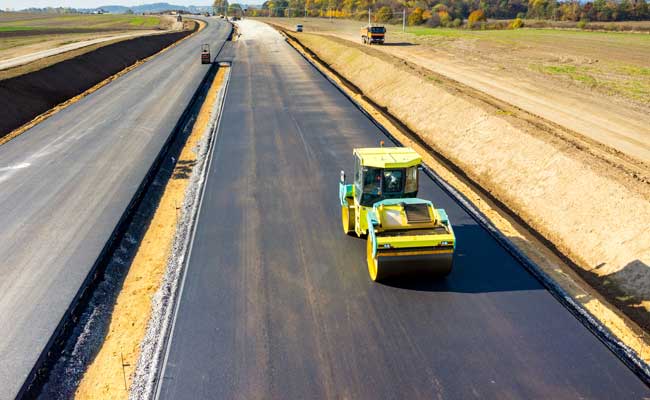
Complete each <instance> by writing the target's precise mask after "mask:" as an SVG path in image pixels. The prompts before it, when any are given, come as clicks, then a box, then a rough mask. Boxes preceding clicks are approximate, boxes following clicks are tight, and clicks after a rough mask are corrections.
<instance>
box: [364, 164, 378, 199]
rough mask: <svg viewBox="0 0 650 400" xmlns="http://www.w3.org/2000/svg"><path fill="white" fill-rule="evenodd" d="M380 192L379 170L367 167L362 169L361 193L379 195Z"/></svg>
mask: <svg viewBox="0 0 650 400" xmlns="http://www.w3.org/2000/svg"><path fill="white" fill-rule="evenodd" d="M380 192H381V170H380V169H378V168H371V167H367V168H364V169H363V193H369V194H379V193H380Z"/></svg>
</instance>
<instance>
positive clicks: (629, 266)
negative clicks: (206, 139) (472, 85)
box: [297, 34, 650, 329]
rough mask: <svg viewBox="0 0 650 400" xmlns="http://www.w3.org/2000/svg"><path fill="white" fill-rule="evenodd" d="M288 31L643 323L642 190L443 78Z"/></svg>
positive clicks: (646, 276)
mask: <svg viewBox="0 0 650 400" xmlns="http://www.w3.org/2000/svg"><path fill="white" fill-rule="evenodd" d="M297 38H298V39H299V40H300V41H301V42H302V43H303V45H306V46H307V47H308V48H309V49H311V50H312V51H314V52H315V53H316V54H317V55H318V57H319V58H320V59H321V60H323V61H324V62H325V63H326V64H328V65H329V66H330V67H331V68H333V69H334V70H336V71H337V72H338V73H340V74H341V75H342V76H343V77H345V78H346V79H347V80H349V81H350V82H352V83H353V84H354V85H356V86H357V87H358V88H359V89H360V90H361V91H362V92H363V93H365V95H366V96H368V97H369V98H370V99H371V100H372V101H374V102H375V103H377V104H379V105H380V106H383V107H386V109H387V111H388V112H389V113H391V114H392V115H394V116H396V117H397V118H399V119H400V120H401V121H402V122H403V123H405V124H406V125H407V126H408V127H409V128H410V129H411V130H413V131H414V132H417V133H418V134H419V135H420V136H421V137H422V138H423V140H424V141H425V142H427V143H428V145H430V146H431V147H432V148H433V149H434V150H435V151H436V152H438V153H439V154H441V155H442V156H443V157H444V158H446V159H447V160H449V161H450V162H451V163H453V164H454V165H456V166H457V167H458V168H460V169H461V170H462V171H463V172H464V173H465V174H467V176H468V177H469V178H470V179H472V180H473V181H474V182H476V183H478V184H479V185H480V186H481V187H483V188H484V189H486V190H487V191H489V192H490V193H491V195H492V196H494V197H495V198H496V199H497V200H499V201H500V202H501V203H503V204H505V205H506V206H507V207H508V208H510V209H511V210H512V211H513V212H515V213H516V214H517V215H519V216H520V217H521V218H522V219H523V221H525V223H526V224H528V225H529V226H530V227H532V228H533V229H534V230H535V231H537V232H538V233H540V234H541V235H542V236H543V237H545V238H546V239H547V240H549V241H550V242H551V243H552V244H553V245H554V246H555V247H556V248H557V249H558V250H559V251H560V252H561V253H563V254H565V255H566V256H568V257H569V258H570V259H571V260H572V261H573V262H574V263H575V265H576V266H577V267H578V268H579V271H578V272H579V273H580V274H581V275H582V276H583V277H584V278H585V279H587V280H588V281H589V282H590V283H591V284H592V285H593V286H594V287H596V288H597V289H598V290H599V291H601V293H603V294H605V295H606V297H607V298H608V299H609V300H610V301H612V302H613V303H615V304H616V305H617V306H619V307H620V308H621V309H622V310H623V311H624V312H625V313H626V314H628V315H629V316H630V317H631V318H632V319H634V320H635V321H637V323H639V324H640V325H641V326H643V327H644V328H645V329H648V328H650V315H649V314H648V311H649V310H650V288H649V287H648V285H647V282H650V228H649V227H650V188H649V185H648V183H647V182H644V181H643V180H639V179H637V178H636V177H633V176H630V175H629V172H628V171H626V170H625V168H623V167H620V168H619V166H616V165H612V164H611V163H609V162H608V161H607V160H605V159H603V158H600V157H598V156H597V155H595V154H594V153H591V152H589V151H586V150H588V149H586V148H584V146H585V144H584V143H575V142H571V141H568V140H565V139H564V138H562V137H558V136H556V135H554V134H552V132H548V131H545V130H543V129H540V127H539V126H537V125H535V124H534V123H531V122H529V121H526V120H522V119H519V118H517V117H516V115H513V114H512V112H511V111H510V110H508V109H505V110H504V109H502V108H500V107H499V106H498V105H495V104H490V103H489V102H486V101H484V100H482V99H480V98H476V97H475V96H474V95H475V94H474V93H473V92H471V91H464V89H463V88H462V86H458V85H455V84H453V83H451V82H449V81H448V80H445V79H444V77H441V76H437V75H435V74H430V73H427V72H423V71H422V70H420V69H418V68H414V67H413V66H412V65H410V64H409V63H407V62H405V61H403V60H401V59H397V58H395V57H390V56H387V55H385V54H382V53H380V52H378V51H375V50H372V49H369V48H367V47H363V46H361V45H355V44H352V43H349V42H346V41H343V40H340V39H336V38H331V37H324V36H320V35H310V34H300V35H297Z"/></svg>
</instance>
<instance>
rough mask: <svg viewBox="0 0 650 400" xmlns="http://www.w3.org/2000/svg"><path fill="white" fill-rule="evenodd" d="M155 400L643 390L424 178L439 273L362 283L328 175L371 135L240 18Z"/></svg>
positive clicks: (369, 142) (356, 249) (359, 254)
mask: <svg viewBox="0 0 650 400" xmlns="http://www.w3.org/2000/svg"><path fill="white" fill-rule="evenodd" d="M240 26H241V32H242V36H241V38H240V40H239V42H238V46H237V51H236V57H235V61H234V63H233V67H232V77H231V82H230V85H229V88H228V93H227V97H226V105H225V108H224V112H223V115H222V121H221V126H220V129H219V132H218V136H217V138H216V142H215V146H214V150H213V154H212V162H211V166H210V170H209V171H208V174H209V175H208V179H207V183H206V185H207V186H206V188H205V194H204V197H203V200H202V204H201V211H200V219H199V220H198V222H197V227H196V234H195V239H194V242H193V243H192V248H191V255H190V259H189V263H188V265H187V270H186V276H185V281H184V287H183V291H182V296H181V297H180V299H179V304H178V309H177V315H176V319H175V325H174V329H173V333H172V336H171V339H170V342H169V347H168V349H167V357H166V363H165V366H164V371H163V376H162V377H161V379H162V381H161V383H160V390H159V397H160V398H164V399H195V398H204V399H208V398H210V399H214V398H228V399H230V398H242V399H251V398H284V399H300V398H306V399H307V398H308V399H313V398H353V399H360V398H395V399H398V398H459V399H460V398H499V399H503V398H553V399H559V398H567V399H576V398H590V399H594V398H603V399H605V398H606V399H611V398H626V399H627V398H641V397H644V396H646V397H647V396H649V395H650V390H649V389H648V387H646V386H645V385H644V384H643V383H642V382H641V380H639V379H638V378H637V377H636V376H635V375H634V374H633V373H632V372H631V371H630V370H629V369H628V368H627V367H626V366H625V365H624V364H623V363H622V362H621V361H620V360H619V359H618V358H617V357H616V356H615V355H614V354H613V353H611V352H610V351H609V350H608V349H607V348H606V347H605V346H604V345H603V344H602V343H601V342H600V341H599V340H598V339H597V338H596V337H595V336H593V335H592V334H591V333H590V332H589V331H588V330H587V329H586V328H585V327H584V326H582V325H581V324H580V322H579V321H577V320H576V319H575V318H574V317H573V316H572V315H571V314H570V313H569V312H568V311H567V310H566V309H565V308H564V307H563V306H562V305H560V304H559V303H558V302H557V301H556V300H555V299H554V298H553V297H552V295H551V294H550V293H549V292H547V291H546V290H545V289H544V288H543V287H542V286H541V285H540V283H539V282H538V281H537V280H535V278H533V277H532V276H531V275H530V274H529V273H528V272H527V271H526V270H525V269H524V267H523V266H522V265H520V264H519V263H518V262H517V261H516V260H515V259H514V258H513V257H512V256H511V255H510V254H509V253H508V252H506V251H505V250H504V249H503V248H502V247H501V246H500V245H499V244H498V243H497V242H496V241H495V240H494V239H493V238H492V237H491V236H490V235H489V234H488V232H486V231H485V230H484V229H483V228H481V227H480V226H479V225H478V224H477V223H476V221H475V220H474V219H472V217H470V216H469V215H468V214H467V213H466V212H465V211H464V210H463V209H462V208H461V207H459V206H458V205H457V204H456V203H455V202H454V200H453V199H452V198H450V197H449V196H448V195H447V194H446V193H445V192H444V191H442V190H441V189H440V188H439V187H437V186H436V185H435V184H434V183H433V182H432V181H430V180H429V179H428V178H425V177H423V178H422V179H421V181H422V182H421V191H420V196H421V197H423V198H428V199H431V200H433V202H434V204H436V205H437V206H439V207H442V208H445V209H446V210H447V212H448V214H449V216H450V217H451V221H452V223H453V224H454V228H455V230H456V234H457V238H458V248H457V258H456V263H455V269H454V271H453V272H452V273H451V275H450V276H449V277H447V279H446V280H443V281H438V282H432V281H429V282H420V283H417V284H415V283H412V284H402V285H393V286H391V285H380V284H375V283H372V282H371V281H370V279H369V277H368V273H367V270H366V266H365V241H364V240H362V239H356V238H353V237H348V236H345V235H344V234H343V233H342V229H341V226H340V209H339V204H338V197H337V196H338V178H339V171H340V170H342V169H345V170H346V171H348V172H349V171H351V169H352V166H353V164H352V149H353V148H355V147H368V146H377V145H378V143H379V141H380V140H382V139H385V137H383V136H382V134H381V132H380V131H379V130H378V129H377V127H376V126H374V125H373V124H372V123H371V121H369V120H368V119H367V118H366V117H365V116H364V115H363V114H362V113H361V112H360V111H359V110H358V109H356V108H355V107H354V106H353V105H352V103H351V102H350V101H349V100H348V99H347V98H345V97H344V96H343V95H342V94H341V93H340V92H339V91H338V90H337V89H336V88H335V87H334V86H332V85H331V84H330V82H328V81H327V80H326V79H325V78H324V77H322V76H321V75H320V74H319V73H318V72H317V71H316V70H315V69H314V68H313V67H312V66H310V65H309V64H308V63H307V62H306V61H305V60H304V59H302V58H301V56H299V55H298V54H297V53H296V52H295V51H294V50H293V49H292V48H290V47H289V45H288V44H287V43H285V42H284V40H283V39H282V37H281V36H280V35H279V34H278V33H277V32H275V31H274V30H273V29H271V28H270V27H268V26H266V25H263V24H261V23H258V22H253V21H243V22H242V23H241V25H240Z"/></svg>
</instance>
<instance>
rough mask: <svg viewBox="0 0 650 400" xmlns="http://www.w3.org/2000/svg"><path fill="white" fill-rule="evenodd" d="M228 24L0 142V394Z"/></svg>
mask: <svg viewBox="0 0 650 400" xmlns="http://www.w3.org/2000/svg"><path fill="white" fill-rule="evenodd" d="M228 31H229V28H227V25H226V24H224V23H223V22H220V21H216V20H212V22H210V23H209V25H208V26H207V27H206V28H205V29H204V30H203V31H201V32H200V33H198V34H197V35H195V36H193V37H191V38H189V39H187V40H185V41H183V42H182V43H180V44H179V45H178V46H176V47H175V48H172V49H170V50H169V51H167V52H165V53H163V54H161V55H160V56H158V57H156V58H154V59H153V60H151V61H149V62H147V63H145V64H144V65H142V66H140V67H139V68H137V69H135V70H133V71H132V72H129V73H128V74H126V75H124V76H122V77H121V78H119V79H117V80H116V81H114V82H112V83H110V84H109V85H107V86H105V87H103V88H102V89H100V90H98V91H97V92H95V93H93V94H91V95H89V96H88V97H86V98H84V99H82V100H81V101H79V102H78V103H76V104H74V105H72V106H70V107H68V108H66V109H64V110H63V111H61V112H59V113H58V114H56V115H54V116H53V117H51V118H49V119H47V120H46V121H44V122H43V123H41V124H39V125H37V126H35V127H34V128H32V129H30V130H29V131H27V132H25V133H24V134H22V135H21V136H19V137H17V138H15V139H13V140H11V141H10V142H8V143H6V144H4V145H2V146H0V226H1V227H2V229H1V230H0V360H2V362H1V363H0V399H10V398H13V397H14V396H15V395H16V393H17V392H18V391H19V390H20V387H21V385H22V384H23V382H24V380H25V378H26V376H27V375H28V373H29V372H30V370H31V369H32V367H33V365H34V364H35V362H36V360H37V358H38V357H39V355H40V354H41V352H42V350H43V348H44V346H45V345H46V343H47V342H48V340H49V339H50V337H51V335H52V333H53V332H54V330H55V328H56V326H57V325H58V323H59V321H60V320H61V318H62V316H63V315H64V313H65V311H66V310H67V309H68V307H69V305H70V303H71V301H72V299H73V298H74V297H75V295H76V293H77V292H78V290H79V288H80V286H81V283H82V282H83V281H84V279H85V278H86V277H87V276H88V273H89V271H90V269H91V267H92V265H93V263H94V262H95V260H96V259H97V257H98V255H99V254H100V251H101V250H102V248H103V247H104V245H105V244H106V242H107V241H108V239H109V237H110V234H111V232H112V231H113V229H114V228H115V226H116V225H117V223H118V221H119V219H120V217H121V216H122V214H123V213H124V211H125V209H126V207H127V205H128V204H129V202H130V201H131V199H132V198H133V196H134V194H135V192H136V190H137V188H138V186H139V185H140V183H141V182H142V180H143V178H144V176H145V174H146V173H147V170H148V169H149V167H150V166H151V164H152V162H153V161H154V159H155V157H156V156H157V155H158V153H159V151H160V149H161V148H162V146H163V144H164V142H165V141H166V139H167V138H168V136H169V135H170V133H171V132H172V130H173V128H174V126H175V124H176V122H177V121H178V119H179V118H180V116H181V113H182V112H183V110H184V109H185V107H186V106H187V104H188V103H189V101H190V99H191V97H192V95H193V93H194V92H195V91H196V89H197V88H198V86H199V84H200V82H201V80H202V78H203V77H204V75H205V73H206V72H207V70H208V66H207V65H201V63H200V59H199V54H200V45H201V43H204V42H210V43H211V44H212V48H213V49H217V48H218V47H219V45H220V44H221V43H223V41H224V39H225V38H226V37H227V34H228Z"/></svg>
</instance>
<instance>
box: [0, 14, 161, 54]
mask: <svg viewBox="0 0 650 400" xmlns="http://www.w3.org/2000/svg"><path fill="white" fill-rule="evenodd" d="M170 26H171V21H170V20H167V19H163V18H160V17H158V16H134V15H80V14H79V15H56V14H54V15H50V14H29V13H13V12H12V13H8V12H2V13H0V60H6V59H10V58H15V57H20V56H23V55H26V54H31V53H35V52H39V51H43V50H48V49H52V48H56V47H60V46H63V45H67V44H71V43H76V42H81V41H86V40H93V39H97V38H104V37H112V36H116V35H121V34H125V33H143V34H144V33H147V32H151V31H155V30H160V29H168V28H169V27H170Z"/></svg>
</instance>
